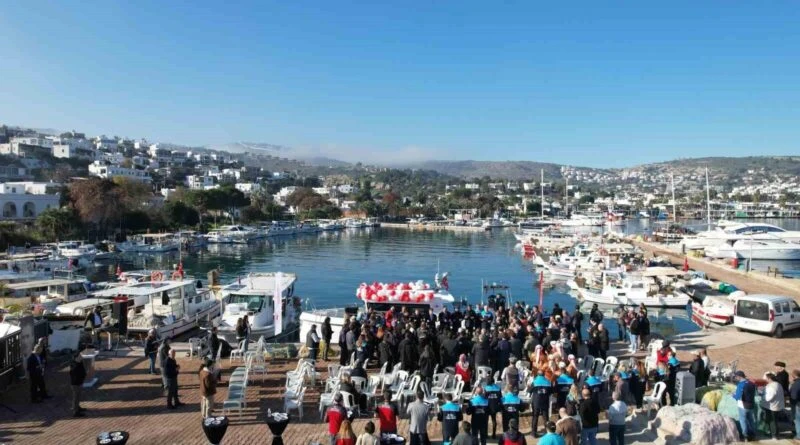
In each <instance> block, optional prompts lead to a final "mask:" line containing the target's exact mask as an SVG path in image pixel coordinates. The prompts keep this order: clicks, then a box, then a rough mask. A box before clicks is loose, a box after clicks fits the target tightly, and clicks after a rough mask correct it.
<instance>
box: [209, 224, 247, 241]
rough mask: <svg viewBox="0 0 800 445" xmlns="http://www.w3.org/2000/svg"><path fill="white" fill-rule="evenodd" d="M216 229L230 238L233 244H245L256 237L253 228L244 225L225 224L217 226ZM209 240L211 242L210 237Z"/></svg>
mask: <svg viewBox="0 0 800 445" xmlns="http://www.w3.org/2000/svg"><path fill="white" fill-rule="evenodd" d="M216 231H217V232H219V233H220V234H222V235H223V236H225V237H227V238H228V239H230V240H231V242H233V243H234V244H247V243H249V242H250V241H251V240H253V239H255V238H256V232H255V230H253V229H251V228H248V227H244V226H238V225H227V226H222V227H220V228H218V229H217V230H216ZM209 242H211V240H210V239H209Z"/></svg>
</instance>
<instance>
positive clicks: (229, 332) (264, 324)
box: [217, 272, 304, 345]
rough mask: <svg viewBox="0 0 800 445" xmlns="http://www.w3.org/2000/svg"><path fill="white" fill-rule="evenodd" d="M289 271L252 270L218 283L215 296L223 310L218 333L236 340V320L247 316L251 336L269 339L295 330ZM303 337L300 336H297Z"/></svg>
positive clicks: (294, 311)
mask: <svg viewBox="0 0 800 445" xmlns="http://www.w3.org/2000/svg"><path fill="white" fill-rule="evenodd" d="M296 281H297V275H295V274H293V273H282V272H275V273H272V272H269V273H252V274H249V275H248V276H246V277H243V278H241V279H238V280H236V281H235V282H233V283H231V284H228V285H227V286H224V287H222V288H221V289H220V290H219V291H217V298H218V299H220V300H221V301H222V305H223V308H224V309H223V313H222V318H221V319H220V323H219V326H218V333H219V335H220V336H221V337H222V338H224V339H225V340H226V341H227V342H228V343H230V344H234V345H235V344H236V322H237V321H238V320H239V319H240V318H242V317H243V316H245V315H247V316H248V321H249V322H250V336H251V338H255V339H257V338H259V337H262V336H263V337H264V338H265V339H270V338H273V337H276V336H279V335H281V334H284V333H292V332H295V331H296V330H297V324H298V318H297V316H298V311H297V308H296V306H297V305H299V303H297V305H296V304H295V301H299V300H297V299H294V298H293V297H294V284H295V282H296ZM301 340H304V339H301Z"/></svg>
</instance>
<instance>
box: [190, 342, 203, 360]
mask: <svg viewBox="0 0 800 445" xmlns="http://www.w3.org/2000/svg"><path fill="white" fill-rule="evenodd" d="M202 347H203V339H202V338H199V337H192V338H190V339H189V358H190V359H191V358H192V357H193V356H195V355H197V356H199V355H200V351H202Z"/></svg>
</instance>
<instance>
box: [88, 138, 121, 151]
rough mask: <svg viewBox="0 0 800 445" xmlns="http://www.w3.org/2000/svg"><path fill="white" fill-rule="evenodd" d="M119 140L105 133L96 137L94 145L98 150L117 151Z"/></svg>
mask: <svg viewBox="0 0 800 445" xmlns="http://www.w3.org/2000/svg"><path fill="white" fill-rule="evenodd" d="M118 145H119V142H118V141H117V140H116V139H112V138H108V137H106V136H105V135H103V136H97V137H96V138H94V146H95V148H96V149H98V150H108V151H116V150H117V146H118Z"/></svg>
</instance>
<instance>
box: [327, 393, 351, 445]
mask: <svg viewBox="0 0 800 445" xmlns="http://www.w3.org/2000/svg"><path fill="white" fill-rule="evenodd" d="M325 419H326V420H327V421H328V435H329V436H330V438H331V445H336V439H337V434H338V433H339V429H340V428H341V426H342V423H343V422H344V421H345V420H347V411H345V409H344V408H343V407H342V394H341V393H336V395H335V396H334V397H333V405H331V407H330V408H328V411H327V412H326V413H325Z"/></svg>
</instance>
